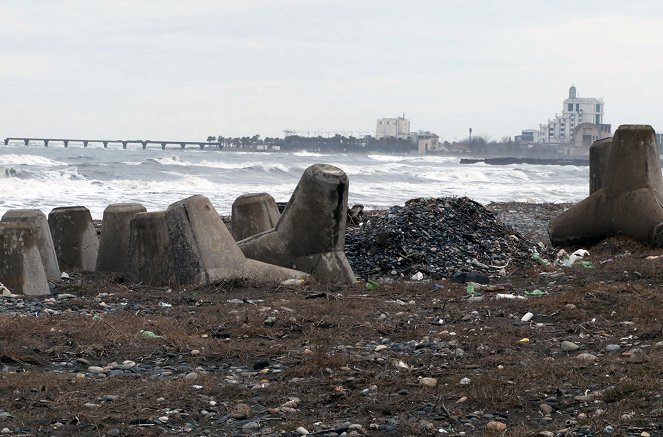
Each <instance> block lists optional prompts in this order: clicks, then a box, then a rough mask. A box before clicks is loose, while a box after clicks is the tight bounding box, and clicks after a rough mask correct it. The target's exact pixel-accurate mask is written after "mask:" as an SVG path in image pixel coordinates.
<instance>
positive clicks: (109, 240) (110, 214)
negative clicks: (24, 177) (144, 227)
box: [96, 203, 147, 272]
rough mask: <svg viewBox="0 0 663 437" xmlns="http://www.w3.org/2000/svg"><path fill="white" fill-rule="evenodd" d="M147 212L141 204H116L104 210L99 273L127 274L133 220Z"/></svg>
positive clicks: (98, 260)
mask: <svg viewBox="0 0 663 437" xmlns="http://www.w3.org/2000/svg"><path fill="white" fill-rule="evenodd" d="M146 211H147V210H146V209H145V207H144V206H143V205H141V204H140V203H115V204H112V205H108V206H107V207H106V209H105V210H104V218H103V220H102V222H101V238H100V239H99V255H98V256H97V263H96V270H97V271H98V272H126V271H127V251H128V248H129V232H130V229H129V227H130V223H131V219H132V218H134V217H135V216H136V214H138V213H141V212H146Z"/></svg>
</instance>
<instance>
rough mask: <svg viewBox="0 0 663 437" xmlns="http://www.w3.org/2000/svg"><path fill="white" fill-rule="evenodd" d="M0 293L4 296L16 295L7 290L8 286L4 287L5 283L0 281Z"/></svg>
mask: <svg viewBox="0 0 663 437" xmlns="http://www.w3.org/2000/svg"><path fill="white" fill-rule="evenodd" d="M0 293H1V294H2V295H3V296H6V297H10V296H16V295H15V294H13V293H12V292H11V291H10V290H9V288H7V287H5V285H4V284H2V283H1V282H0Z"/></svg>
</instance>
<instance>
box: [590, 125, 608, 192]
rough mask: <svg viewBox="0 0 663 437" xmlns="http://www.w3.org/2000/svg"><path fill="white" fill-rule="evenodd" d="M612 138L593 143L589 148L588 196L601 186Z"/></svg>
mask: <svg viewBox="0 0 663 437" xmlns="http://www.w3.org/2000/svg"><path fill="white" fill-rule="evenodd" d="M611 144H612V137H610V138H604V139H602V140H598V141H594V142H593V143H592V145H591V147H590V148H589V194H590V195H591V194H593V193H595V192H597V191H598V190H600V189H601V187H602V186H603V179H604V178H605V172H606V170H607V167H608V156H609V154H610V146H611Z"/></svg>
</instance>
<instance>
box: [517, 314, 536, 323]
mask: <svg viewBox="0 0 663 437" xmlns="http://www.w3.org/2000/svg"><path fill="white" fill-rule="evenodd" d="M532 317H534V313H525V315H524V316H523V317H522V318H521V319H520V321H521V322H529V321H530V320H532Z"/></svg>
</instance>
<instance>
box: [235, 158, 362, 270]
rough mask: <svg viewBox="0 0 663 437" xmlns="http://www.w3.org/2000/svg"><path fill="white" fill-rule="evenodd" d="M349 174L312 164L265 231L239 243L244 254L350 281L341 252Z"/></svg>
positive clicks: (344, 257)
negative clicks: (276, 220)
mask: <svg viewBox="0 0 663 437" xmlns="http://www.w3.org/2000/svg"><path fill="white" fill-rule="evenodd" d="M348 186H349V182H348V177H347V176H346V174H345V173H344V172H343V170H341V169H339V168H337V167H334V166H332V165H327V164H314V165H312V166H310V167H309V168H307V169H306V170H305V171H304V174H303V175H302V177H301V179H300V180H299V183H298V184H297V187H296V188H295V191H294V192H293V194H292V196H291V197H290V200H289V201H288V204H287V205H286V207H285V210H284V211H283V214H282V215H281V218H280V219H279V222H278V223H277V224H276V227H275V228H274V229H272V230H270V231H266V232H263V233H260V234H258V235H254V236H253V237H249V238H246V239H244V240H242V241H240V242H239V243H238V244H239V247H240V248H241V249H242V252H244V255H246V256H247V257H248V258H251V259H257V260H260V261H264V262H268V263H270V264H276V265H280V266H283V267H289V268H293V269H297V270H301V271H304V272H307V273H310V274H311V275H313V277H314V278H315V279H317V280H318V281H321V282H343V283H354V282H355V281H356V278H355V275H354V273H353V272H352V268H351V267H350V264H349V263H348V260H347V258H346V256H345V231H346V221H347V210H348Z"/></svg>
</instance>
